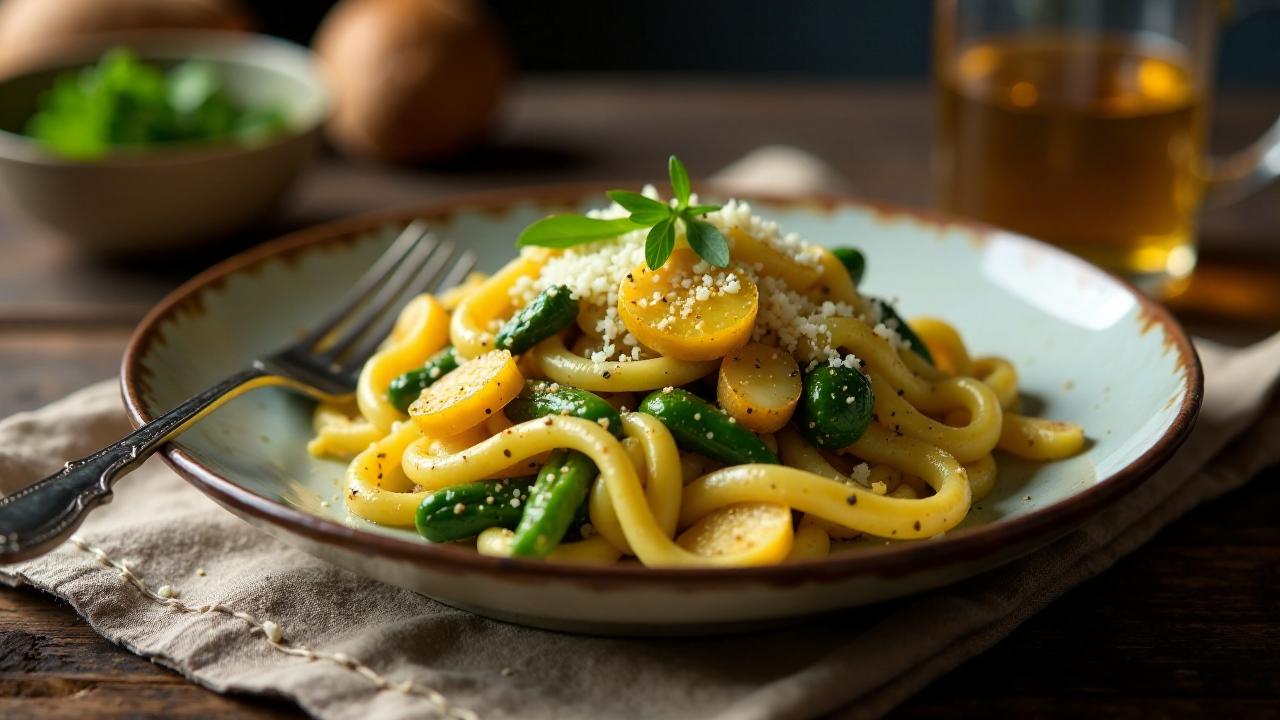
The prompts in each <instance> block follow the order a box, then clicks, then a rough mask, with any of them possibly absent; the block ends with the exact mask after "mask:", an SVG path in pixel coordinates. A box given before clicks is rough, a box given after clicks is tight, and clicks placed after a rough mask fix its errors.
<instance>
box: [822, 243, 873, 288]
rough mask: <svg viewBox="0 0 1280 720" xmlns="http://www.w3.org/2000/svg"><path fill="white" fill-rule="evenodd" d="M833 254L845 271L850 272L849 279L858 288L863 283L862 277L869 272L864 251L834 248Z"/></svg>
mask: <svg viewBox="0 0 1280 720" xmlns="http://www.w3.org/2000/svg"><path fill="white" fill-rule="evenodd" d="M831 254H832V255H835V256H836V259H837V260H839V261H840V264H841V265H844V269H845V270H847V271H849V278H850V279H852V280H853V284H854V286H855V287H857V285H858V283H860V282H862V276H863V274H864V273H865V272H866V271H867V258H866V256H864V255H863V254H862V251H861V250H859V249H857V248H851V247H838V248H832V249H831Z"/></svg>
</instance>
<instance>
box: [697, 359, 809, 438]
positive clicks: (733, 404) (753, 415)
mask: <svg viewBox="0 0 1280 720" xmlns="http://www.w3.org/2000/svg"><path fill="white" fill-rule="evenodd" d="M800 391H801V383H800V367H799V366H798V365H796V359H795V358H794V357H792V356H791V353H789V352H786V351H784V350H780V349H778V348H776V347H773V346H772V345H764V344H762V343H751V344H749V345H747V346H745V347H742V348H739V349H737V350H734V351H733V352H731V353H729V354H728V355H726V356H725V357H724V360H723V361H722V362H721V363H720V380H719V382H718V383H717V384H716V399H717V400H718V401H719V402H720V407H722V408H724V411H725V412H727V413H729V415H730V416H732V417H733V418H734V419H735V420H737V421H738V422H740V423H742V424H743V425H745V426H746V427H748V428H750V429H752V430H754V431H756V432H758V433H771V432H777V431H778V430H779V429H781V428H782V426H784V425H786V424H787V421H788V420H790V419H791V414H792V413H793V412H795V409H796V403H797V402H799V401H800Z"/></svg>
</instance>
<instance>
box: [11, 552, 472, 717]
mask: <svg viewBox="0 0 1280 720" xmlns="http://www.w3.org/2000/svg"><path fill="white" fill-rule="evenodd" d="M67 543H68V544H69V545H71V546H72V547H75V548H76V549H77V550H80V551H82V552H84V553H86V554H89V555H92V556H93V557H94V558H96V559H97V562H98V564H99V565H101V566H103V567H104V568H108V569H112V570H115V571H116V576H117V577H118V578H119V579H120V581H121V582H122V583H124V584H126V585H129V586H131V587H133V589H134V590H136V591H137V592H138V593H139V594H140V595H142V596H143V597H144V598H146V599H147V600H150V601H151V602H154V603H159V604H161V605H167V606H168V607H170V608H173V609H174V610H175V611H178V612H183V613H192V614H198V615H208V614H210V613H219V614H221V615H224V616H227V617H231V618H235V619H237V620H240V621H241V622H243V623H245V624H246V625H248V626H249V634H250V635H253V636H255V637H257V636H261V637H262V639H263V640H266V642H267V644H268V645H269V646H270V647H271V648H272V649H273V650H276V651H277V652H281V653H284V654H285V655H292V656H294V657H300V658H304V659H306V660H312V661H314V660H324V661H327V662H330V663H333V664H334V665H337V666H338V667H341V668H343V669H345V670H348V671H351V672H353V673H355V674H357V675H359V676H361V677H363V678H364V679H365V680H368V681H369V682H370V683H372V684H373V685H374V686H375V687H377V688H378V689H380V690H392V691H395V692H399V693H403V694H405V695H410V696H415V697H420V698H424V699H426V700H427V701H428V702H430V703H431V704H432V706H434V707H435V709H436V711H437V712H439V713H440V714H441V715H442V716H443V717H446V718H452V719H453V720H479V716H478V715H476V713H474V712H472V711H470V710H467V709H466V708H459V707H454V706H453V705H452V704H451V703H450V702H449V699H448V698H446V697H445V696H444V695H443V694H441V693H440V692H439V691H437V690H434V689H432V688H429V687H425V686H423V685H419V684H417V683H415V682H413V681H412V680H405V681H403V682H393V681H391V680H388V679H387V678H386V677H384V676H382V675H381V674H379V673H378V672H377V671H376V670H374V669H373V668H371V667H369V666H368V665H365V664H364V663H362V662H360V661H359V660H356V659H355V658H353V657H351V656H350V655H347V654H346V653H341V652H336V653H330V652H324V651H318V650H312V649H311V648H309V647H307V646H305V645H297V644H293V643H290V642H289V641H288V640H287V639H285V637H284V635H283V633H282V632H281V630H280V626H279V625H278V624H277V623H275V622H274V621H272V620H259V619H258V618H256V617H254V616H253V615H250V614H249V613H247V612H244V611H241V610H235V609H233V608H231V607H228V606H226V605H223V604H221V603H213V604H212V605H207V604H206V605H198V606H197V605H189V604H187V603H185V602H183V601H182V600H180V599H178V595H177V593H176V592H174V591H173V590H171V589H170V586H169V585H161V586H160V587H159V588H158V589H156V590H152V589H151V586H150V585H149V584H147V581H146V580H143V579H142V578H141V577H139V576H138V574H137V573H135V572H134V567H133V565H131V564H130V563H129V562H127V561H120V560H115V559H114V558H112V557H111V556H110V555H109V554H108V553H107V551H105V550H103V549H102V548H100V547H97V546H96V545H92V544H90V543H88V542H86V541H85V540H84V539H83V538H81V537H80V536H78V535H73V536H72V537H71V538H70V539H69V540H68V541H67ZM14 577H15V579H20V576H14ZM15 584H16V583H15Z"/></svg>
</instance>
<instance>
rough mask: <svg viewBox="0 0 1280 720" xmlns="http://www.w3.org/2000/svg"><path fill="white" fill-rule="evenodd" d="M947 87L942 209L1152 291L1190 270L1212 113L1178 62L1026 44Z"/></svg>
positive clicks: (945, 70) (1122, 50) (970, 68)
mask: <svg viewBox="0 0 1280 720" xmlns="http://www.w3.org/2000/svg"><path fill="white" fill-rule="evenodd" d="M939 78H940V83H941V88H940V96H941V101H940V107H939V113H940V117H939V122H938V126H937V127H938V135H939V136H938V138H937V145H936V149H937V155H936V157H935V162H936V163H937V168H936V171H937V172H936V177H937V180H938V187H937V189H936V192H937V196H938V198H939V200H940V202H941V204H942V206H943V207H944V208H946V209H949V210H951V211H953V212H956V213H959V214H961V215H967V216H969V217H974V218H978V219H980V220H983V221H986V222H988V223H991V224H993V225H998V226H1001V227H1005V228H1009V229H1011V230H1014V231H1017V232H1020V233H1023V234H1026V235H1030V236H1032V237H1035V238H1039V239H1041V240H1047V241H1049V242H1052V243H1054V244H1056V245H1059V246H1061V247H1064V248H1067V249H1068V250H1071V251H1072V252H1075V253H1077V254H1079V255H1082V256H1084V257H1085V258H1087V259H1089V260H1092V261H1094V262H1096V263H1098V264H1100V265H1102V266H1103V267H1106V268H1108V269H1110V270H1113V271H1115V272H1117V273H1119V274H1121V275H1127V276H1129V277H1131V278H1134V279H1136V280H1138V281H1139V283H1140V284H1143V285H1146V286H1148V287H1153V288H1160V287H1162V286H1163V289H1164V290H1166V291H1167V290H1168V289H1169V286H1170V285H1172V284H1176V283H1177V281H1179V280H1181V279H1182V278H1185V277H1186V276H1187V275H1188V274H1189V273H1190V272H1191V270H1192V268H1193V267H1194V265H1195V250H1194V245H1193V241H1194V236H1195V211H1196V206H1197V204H1198V202H1199V198H1200V192H1201V184H1202V183H1201V179H1200V178H1201V172H1200V165H1199V164H1200V162H1201V158H1203V157H1204V126H1205V117H1204V115H1205V103H1204V101H1203V98H1202V96H1201V95H1200V94H1199V93H1198V92H1197V91H1196V89H1195V86H1194V84H1193V77H1192V75H1191V73H1190V71H1189V68H1188V65H1187V63H1186V62H1185V61H1183V60H1182V59H1181V58H1179V57H1178V56H1177V55H1176V54H1173V53H1169V54H1156V53H1155V52H1153V51H1152V49H1151V48H1149V47H1141V46H1138V45H1136V44H1135V43H1134V42H1133V41H1131V40H1125V39H1116V38H1075V37H1066V36H1047V37H1025V36H1024V37H1020V38H1017V39H1012V40H1000V41H995V42H985V43H983V44H978V45H973V46H969V47H967V48H965V49H963V50H962V51H961V52H960V53H959V54H958V55H956V56H955V57H954V58H953V59H951V60H950V61H947V62H944V66H943V67H941V68H940V69H939Z"/></svg>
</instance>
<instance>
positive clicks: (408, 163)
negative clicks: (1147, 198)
mask: <svg viewBox="0 0 1280 720" xmlns="http://www.w3.org/2000/svg"><path fill="white" fill-rule="evenodd" d="M950 2H951V0H944V3H943V6H946V5H948V4H949V3H950ZM961 2H962V5H967V6H972V5H975V4H976V5H982V4H984V3H987V4H995V3H994V2H988V0H961ZM1117 2H1121V0H1117ZM1122 2H1123V3H1124V4H1134V3H1144V2H1145V3H1146V5H1144V7H1154V8H1156V9H1159V8H1160V7H1161V6H1162V4H1163V5H1167V6H1169V7H1180V6H1187V5H1195V4H1198V5H1199V6H1201V7H1204V8H1208V10H1209V11H1210V14H1211V15H1213V16H1214V17H1211V18H1210V20H1209V21H1208V22H1207V23H1205V25H1206V27H1208V28H1209V31H1208V33H1207V36H1208V37H1213V36H1214V35H1215V30H1214V27H1213V26H1215V25H1217V24H1218V19H1219V18H1225V20H1224V21H1223V22H1222V29H1221V32H1220V33H1217V43H1216V44H1217V51H1216V53H1215V55H1216V58H1217V62H1216V64H1214V65H1213V68H1214V69H1213V71H1212V73H1211V77H1207V78H1204V79H1203V80H1204V81H1206V83H1207V84H1214V85H1215V86H1216V87H1214V88H1212V89H1211V90H1210V91H1209V93H1208V94H1210V95H1212V96H1213V97H1214V100H1213V102H1207V103H1206V102H1201V103H1200V104H1199V105H1198V106H1197V107H1198V108H1200V109H1202V110H1203V112H1204V120H1205V122H1207V124H1208V128H1209V132H1208V138H1209V141H1208V147H1209V149H1210V150H1211V151H1212V152H1215V153H1225V152H1228V151H1233V150H1238V149H1240V148H1242V147H1245V146H1246V145H1248V144H1249V143H1250V142H1252V141H1254V140H1255V139H1256V138H1258V137H1259V136H1261V135H1263V133H1264V132H1265V131H1266V130H1267V129H1268V127H1270V126H1271V125H1272V124H1273V123H1274V122H1275V119H1276V117H1277V116H1278V115H1280V48H1278V47H1277V45H1278V44H1280V43H1277V40H1278V39H1280V2H1275V1H1274V0H1248V1H1246V2H1230V1H1229V0H1221V1H1218V0H1167V2H1166V1H1165V0H1122ZM1036 3H1038V4H1037V7H1048V8H1050V9H1051V10H1053V9H1056V10H1058V11H1062V12H1070V11H1074V10H1075V9H1078V8H1080V7H1085V6H1087V7H1090V8H1095V9H1098V8H1104V9H1110V8H1113V7H1115V6H1116V3H1113V2H1111V0H1106V2H1103V1H1102V0H1071V1H1070V2H1068V1H1067V0H1061V1H1058V0H1036ZM1006 4H1009V5H1010V6H1013V7H1020V6H1023V5H1029V4H1032V3H1027V2H1022V3H1017V2H1011V3H1006ZM934 8H935V4H934V3H933V2H929V1H928V0H900V1H895V0H859V1H853V0H791V1H790V2H786V3H779V2H776V1H769V0H738V1H736V2H732V3H729V2H710V1H703V2H687V1H686V2H677V1H676V0H649V1H647V2H643V3H602V2H592V1H588V0H538V2H528V1H526V0H342V2H335V1H334V0H312V1H310V2H302V3H283V2H275V1H274V0H58V1H57V2H51V1H50V0H0V185H3V186H4V187H3V188H0V189H3V190H6V191H7V192H4V193H0V195H7V196H8V201H7V202H5V203H4V204H3V205H0V253H3V254H4V256H5V257H6V262H5V263H3V264H0V373H3V374H5V375H6V377H10V378H12V379H13V380H14V382H12V383H10V384H9V385H8V387H7V389H0V410H5V411H12V410H16V409H20V408H24V407H31V406H34V405H36V404H39V403H40V402H44V401H47V400H51V399H53V398H55V397H57V396H60V395H62V394H64V393H65V392H67V391H69V390H70V389H73V388H74V387H78V386H80V385H83V384H85V383H87V382H89V381H91V380H94V379H97V378H99V377H102V376H104V375H108V374H111V373H112V372H114V367H115V364H116V359H117V357H118V352H119V350H120V348H121V347H122V346H123V343H124V340H125V338H126V337H127V335H128V332H129V331H130V330H131V329H132V327H133V326H134V325H135V324H136V322H137V321H138V320H139V319H140V318H141V317H142V315H143V314H144V313H145V312H146V310H147V309H148V308H149V307H150V306H151V305H152V304H154V303H155V302H156V301H157V300H158V299H159V298H160V297H162V296H163V295H164V294H165V293H166V292H168V291H169V290H171V289H172V288H173V287H175V286H176V285H177V284H178V283H179V282H181V281H182V280H184V279H186V278H188V277H190V276H191V275H193V274H194V273H195V272H197V271H199V270H200V269H202V268H203V267H206V266H207V265H209V264H211V263H213V262H216V261H218V260H220V259H222V258H225V257H227V256H228V255H231V254H233V253H235V252H238V251H240V250H242V249H244V248H246V247H249V246H251V245H253V244H255V243H258V242H261V241H263V240H266V239H269V238H271V237H275V236H278V235H280V234H283V233H286V232H290V231H293V230H297V229H300V228H303V227H307V226H309V225H312V224H315V223H320V222H325V221H329V220H333V219H336V218H341V217H346V216H350V215H353V214H358V213H363V212H369V211H375V210H379V209H384V208H389V207H404V206H411V205H414V204H420V203H424V202H428V201H431V200H433V199H436V198H440V197H443V196H446V195H451V194H457V193H463V192H469V191H475V190H485V189H492V188H501V187H512V186H525V185H535V184H543V183H554V182H570V181H574V182H576V181H600V180H611V181H628V180H630V181H642V180H656V179H660V178H662V176H663V175H664V159H665V158H666V157H667V156H668V155H670V154H672V153H674V154H678V155H679V156H680V157H681V158H682V159H683V160H684V161H685V163H686V164H687V165H688V167H689V169H690V172H691V173H692V174H693V175H694V176H695V177H696V178H706V177H710V176H712V175H713V174H715V173H716V172H718V171H720V170H721V169H723V168H724V167H726V166H728V165H730V164H731V163H733V162H735V161H736V160H738V159H740V158H742V157H743V156H745V155H747V154H749V153H751V152H752V151H754V150H756V149H758V148H761V147H764V146H771V145H786V146H791V147H794V148H797V149H799V150H802V151H805V152H807V153H808V154H810V155H812V156H814V157H816V158H818V159H819V160H820V161H821V162H822V163H824V164H825V165H827V166H829V168H830V170H831V173H830V175H828V176H827V177H830V178H831V180H830V181H829V182H828V184H827V185H826V187H827V189H829V190H831V191H835V192H850V193H853V194H856V195H860V196H865V197H870V198H876V199H881V200H886V201H889V202H894V203H899V204H903V205H910V206H921V207H925V206H930V205H934V204H935V203H937V202H938V197H937V193H936V192H935V190H934V184H935V182H936V177H935V175H936V173H935V172H932V171H931V167H934V166H936V165H937V163H936V162H934V161H935V160H936V158H935V157H934V154H935V151H936V148H937V147H939V142H938V131H937V128H938V127H939V126H940V124H939V123H938V122H937V118H938V114H939V112H938V111H939V107H940V104H939V99H938V97H937V95H936V93H935V90H936V88H937V83H936V81H935V79H934V77H933V75H934V72H933V60H932V56H933V52H934V49H935V45H934V39H935V35H936V34H937V30H936V28H935V11H934ZM140 29H141V30H147V31H149V32H151V33H156V32H159V33H161V34H163V33H167V32H173V31H175V30H191V29H217V30H233V31H245V30H248V31H253V32H257V33H261V34H265V35H269V36H276V37H280V38H284V39H286V40H290V41H292V42H293V43H297V44H298V46H296V47H292V49H291V50H288V51H283V50H281V48H279V47H276V46H275V45H273V44H272V42H271V41H269V40H267V41H261V40H255V41H253V42H252V43H249V44H248V45H246V48H248V47H249V45H252V46H253V47H252V49H246V50H244V51H243V52H242V54H241V55H240V56H237V55H236V53H241V50H239V49H237V47H236V46H235V45H234V43H233V44H231V45H229V46H227V47H222V46H219V47H218V48H216V50H217V52H216V53H215V54H219V53H222V54H224V55H226V60H227V61H226V62H225V63H224V65H223V67H222V69H223V70H224V71H225V74H226V80H227V81H228V82H229V83H230V84H231V86H232V87H233V88H234V89H238V90H242V91H248V92H247V95H246V97H250V98H258V100H259V101H261V103H262V104H263V105H264V107H266V108H267V109H275V108H274V106H275V105H276V104H279V105H280V107H279V109H283V110H287V111H290V113H291V114H292V115H293V117H294V121H295V122H294V126H295V127H293V128H292V129H291V130H290V131H289V133H286V134H285V135H283V136H280V137H278V138H274V139H272V140H271V141H270V142H268V143H266V144H265V145H263V144H254V145H250V146H245V147H239V146H236V145H234V144H229V145H220V146H217V147H218V148H219V149H218V150H217V151H216V152H215V151H214V150H213V149H209V150H208V151H207V152H203V154H200V155H199V159H198V161H197V160H194V159H191V158H189V157H186V156H182V157H184V158H185V159H183V160H182V162H176V161H175V162H172V163H169V162H168V161H166V160H164V157H165V156H164V155H163V154H164V153H169V152H174V153H179V154H180V153H181V152H183V151H182V150H181V149H179V150H172V151H171V150H170V149H166V148H160V147H158V146H157V147H155V148H152V149H154V150H155V153H156V157H157V158H160V159H159V160H157V162H155V163H154V164H149V163H147V162H134V161H133V160H132V159H131V157H132V156H129V155H128V154H127V153H125V154H119V155H118V154H108V155H107V156H105V157H102V158H98V159H96V160H94V161H92V162H76V161H64V160H61V159H59V158H56V157H52V156H50V155H48V154H47V153H44V152H41V151H38V149H35V148H33V147H32V143H31V141H30V140H29V139H28V138H26V137H24V136H23V133H24V126H23V123H24V122H29V118H30V116H31V115H32V113H33V112H35V109H36V104H37V102H38V101H39V98H40V97H41V92H42V91H41V88H44V89H47V88H48V87H50V86H51V84H52V78H53V75H52V74H51V73H54V72H63V71H65V69H66V68H68V67H71V68H73V69H74V68H75V67H79V66H83V65H84V64H85V63H92V62H93V61H95V60H96V59H97V58H98V57H100V56H101V53H102V50H103V48H106V47H111V46H112V45H114V44H120V43H125V44H129V43H130V42H131V41H129V40H128V38H129V37H130V35H129V34H130V33H132V32H134V31H137V30H140ZM183 42H185V41H183ZM196 49H197V48H196V47H195V46H194V45H183V44H182V43H179V45H178V49H177V50H176V51H174V52H178V53H179V56H181V54H182V53H194V52H196ZM171 50H172V49H171ZM309 50H310V51H314V52H315V53H316V55H317V56H318V64H317V63H313V62H312V58H311V56H310V55H308V51H309ZM202 52H203V51H202ZM68 53H69V54H68ZM140 54H141V55H142V56H143V58H142V59H143V60H146V59H147V55H146V53H140ZM72 56H74V57H76V58H78V63H79V65H77V64H75V63H71V62H70V60H68V58H70V57H72ZM290 58H292V59H290ZM299 58H301V59H300V60H299ZM163 62H168V61H163ZM163 62H162V64H163ZM301 66H314V67H318V68H321V69H323V70H324V71H325V72H324V75H325V79H327V80H328V81H329V85H330V87H331V89H332V92H333V99H334V100H335V101H336V102H335V107H336V112H335V114H334V115H333V116H332V117H329V118H327V121H326V111H325V108H324V107H323V106H324V103H323V97H322V96H323V92H322V91H320V90H317V89H316V88H318V87H320V85H319V82H318V80H315V79H312V78H309V77H308V73H309V72H312V71H311V70H308V69H307V68H306V67H301ZM1206 67H1208V65H1206ZM49 68H53V70H50V69H49ZM59 68H61V70H59ZM39 69H43V70H42V72H44V73H45V74H44V75H40V76H38V77H37V79H38V80H39V82H35V83H32V82H27V81H24V80H23V78H28V79H30V78H31V77H36V76H32V75H30V74H29V73H31V72H35V71H36V70H39ZM313 74H314V73H313ZM284 76H288V78H289V79H290V80H291V82H293V85H290V86H289V87H292V88H293V89H292V90H290V89H288V88H285V87H283V86H280V84H279V81H280V79H281V77H284ZM264 78H265V79H264ZM1197 82H1200V81H1199V80H1197ZM206 89H207V88H206ZM38 91H39V92H38ZM1197 92H1198V91H1197ZM1197 102H1199V101H1197ZM290 104H292V105H290ZM322 125H323V127H322ZM27 129H28V130H29V128H27ZM148 152H149V150H148ZM138 157H141V155H139V156H138ZM173 157H179V155H174V156H173ZM148 168H149V169H148ZM165 168H167V169H165ZM205 172H207V174H208V176H207V177H206V176H205V175H202V174H201V173H205ZM179 181H181V183H187V184H185V185H184V184H181V183H180V182H179ZM188 188H192V189H188ZM1277 200H1280V186H1275V185H1273V186H1272V187H1270V188H1269V189H1267V190H1264V191H1262V192H1261V193H1259V194H1257V195H1254V196H1252V197H1249V198H1247V199H1245V200H1243V201H1242V202H1239V203H1237V204H1235V205H1232V206H1230V207H1228V208H1226V209H1224V210H1206V211H1205V212H1203V213H1201V214H1199V224H1198V227H1196V228H1195V229H1194V232H1195V233H1196V234H1198V238H1199V241H1200V242H1199V244H1200V248H1201V250H1202V256H1201V257H1202V262H1201V264H1200V272H1199V273H1198V274H1197V276H1196V283H1197V284H1196V285H1194V286H1193V287H1192V288H1190V290H1188V291H1187V292H1186V293H1184V295H1183V296H1181V298H1180V299H1178V300H1176V301H1175V302H1176V303H1180V306H1179V310H1180V311H1181V312H1183V316H1184V317H1185V318H1190V317H1193V316H1196V315H1197V314H1208V315H1211V316H1213V317H1215V318H1216V317H1218V316H1219V315H1221V314H1222V313H1226V314H1228V315H1234V316H1242V317H1244V318H1246V321H1247V322H1254V321H1256V320H1257V319H1259V318H1262V319H1264V320H1265V321H1266V322H1268V323H1270V324H1271V325H1276V324H1280V282H1278V281H1277V280H1276V278H1277V277H1280V274H1276V272H1273V271H1276V270H1277V269H1280V261H1277V260H1276V257H1277V251H1278V250H1280V237H1277V236H1278V234H1280V230H1278V228H1280V202H1277ZM233 211H234V213H233ZM1191 212H1192V214H1193V215H1195V211H1194V208H1192V210H1191ZM95 213H103V214H104V215H103V217H102V218H100V217H98V216H97V215H95ZM233 214H235V215H236V217H235V218H232V217H231V216H232V215H233ZM241 216H243V218H241ZM104 218H105V219H104ZM153 220H154V221H159V220H164V221H165V222H166V223H167V225H165V226H164V227H162V228H160V230H157V232H156V233H154V234H151V235H148V234H147V233H146V232H143V231H144V230H147V227H146V223H147V222H151V221H153ZM232 220H234V222H232ZM175 228H176V232H175V231H174V229H175ZM111 231H114V232H111ZM119 250H124V251H126V252H117V251H119ZM1231 326H1232V325H1231V323H1230V322H1219V323H1217V324H1215V326H1214V330H1215V332H1218V333H1220V334H1221V333H1227V332H1228V331H1229V330H1228V329H1229V328H1230V327H1231ZM1249 332H1253V331H1252V330H1250V331H1249ZM51 343H52V344H51Z"/></svg>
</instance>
